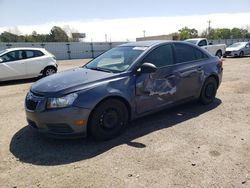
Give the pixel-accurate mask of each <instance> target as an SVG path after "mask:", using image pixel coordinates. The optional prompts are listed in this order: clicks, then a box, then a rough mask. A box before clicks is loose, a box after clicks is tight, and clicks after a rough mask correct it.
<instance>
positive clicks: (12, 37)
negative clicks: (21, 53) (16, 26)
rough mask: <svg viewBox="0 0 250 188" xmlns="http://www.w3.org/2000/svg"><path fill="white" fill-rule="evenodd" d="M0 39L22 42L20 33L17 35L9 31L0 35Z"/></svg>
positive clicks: (2, 40)
mask: <svg viewBox="0 0 250 188" xmlns="http://www.w3.org/2000/svg"><path fill="white" fill-rule="evenodd" d="M0 41H1V42H20V41H19V37H18V35H15V34H13V33H10V32H7V31H5V32H3V33H2V34H1V35H0Z"/></svg>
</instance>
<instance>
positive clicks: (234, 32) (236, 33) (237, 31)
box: [231, 28, 243, 38]
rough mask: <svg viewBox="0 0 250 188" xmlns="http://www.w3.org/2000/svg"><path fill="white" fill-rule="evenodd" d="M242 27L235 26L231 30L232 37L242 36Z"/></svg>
mask: <svg viewBox="0 0 250 188" xmlns="http://www.w3.org/2000/svg"><path fill="white" fill-rule="evenodd" d="M242 35H243V33H242V29H239V28H233V29H232V30H231V37H232V38H242Z"/></svg>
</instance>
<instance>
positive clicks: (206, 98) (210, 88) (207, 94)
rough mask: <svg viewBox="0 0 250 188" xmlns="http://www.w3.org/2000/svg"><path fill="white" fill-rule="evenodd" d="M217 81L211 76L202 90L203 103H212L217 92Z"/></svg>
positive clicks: (201, 100) (201, 99)
mask: <svg viewBox="0 0 250 188" xmlns="http://www.w3.org/2000/svg"><path fill="white" fill-rule="evenodd" d="M217 87H218V86H217V81H216V79H215V78H214V77H209V78H208V79H207V80H206V81H205V83H204V85H203V87H202V90H201V95H200V102H201V103H202V104H211V103H212V102H213V101H214V99H215V96H216V93H217Z"/></svg>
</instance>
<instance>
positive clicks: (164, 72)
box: [136, 44, 179, 114]
mask: <svg viewBox="0 0 250 188" xmlns="http://www.w3.org/2000/svg"><path fill="white" fill-rule="evenodd" d="M173 54H174V53H173V47H172V45H171V44H165V45H163V46H160V47H157V48H156V49H154V50H153V51H151V52H150V53H149V54H148V55H147V56H146V57H145V58H144V59H143V61H142V64H144V63H151V64H153V65H155V66H156V68H157V69H156V71H155V72H153V73H144V72H143V71H141V70H139V71H138V74H137V77H136V111H137V114H142V113H146V112H149V111H151V110H155V109H157V108H160V107H163V106H165V105H168V104H171V103H173V102H174V101H175V97H176V92H177V91H178V87H177V85H178V81H179V80H178V75H176V74H175V72H174V71H173V68H174V55H173ZM140 71H141V72H140Z"/></svg>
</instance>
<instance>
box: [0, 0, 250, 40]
mask: <svg viewBox="0 0 250 188" xmlns="http://www.w3.org/2000/svg"><path fill="white" fill-rule="evenodd" d="M208 20H211V21H212V24H211V26H212V28H223V27H226V28H233V27H240V28H245V29H249V31H250V0H179V1H177V0H122V1H119V0H103V1H102V0H0V33H1V32H4V31H9V32H12V33H15V34H31V33H32V31H34V30H35V31H37V32H38V33H43V34H45V33H49V32H50V30H51V28H52V27H53V26H55V25H56V26H60V27H62V28H63V29H64V30H65V31H66V32H67V33H68V34H69V35H70V33H72V32H81V33H86V36H87V37H86V39H85V41H91V40H93V41H103V40H105V36H106V35H107V36H108V39H109V40H112V41H124V40H130V41H133V40H135V38H136V37H141V36H142V35H143V31H144V30H145V31H146V35H147V36H153V35H163V34H169V33H173V32H177V31H178V30H179V29H181V28H183V27H185V26H187V27H190V28H196V29H197V30H198V31H199V32H202V31H204V30H206V29H207V26H208V23H207V22H208Z"/></svg>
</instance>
